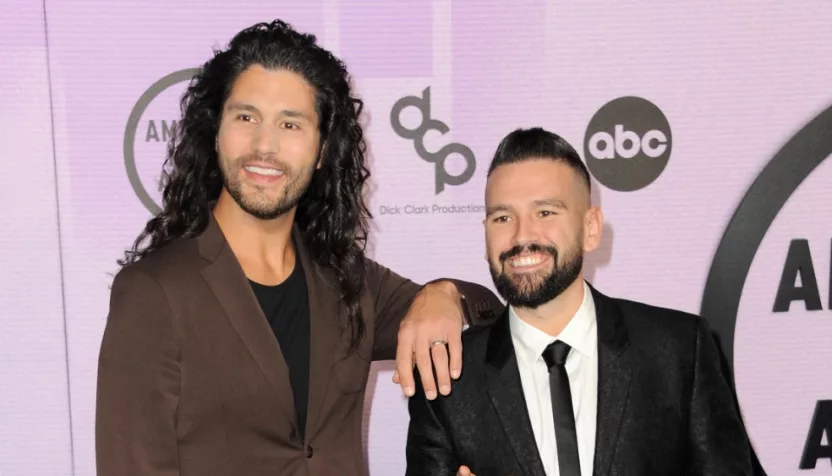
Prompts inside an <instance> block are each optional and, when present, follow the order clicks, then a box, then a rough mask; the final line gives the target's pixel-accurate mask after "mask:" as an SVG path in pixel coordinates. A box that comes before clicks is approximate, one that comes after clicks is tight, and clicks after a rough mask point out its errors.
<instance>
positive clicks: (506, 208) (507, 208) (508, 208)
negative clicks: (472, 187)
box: [485, 205, 513, 216]
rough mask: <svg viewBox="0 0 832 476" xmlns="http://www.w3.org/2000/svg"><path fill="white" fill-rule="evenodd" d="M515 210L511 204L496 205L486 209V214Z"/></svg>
mask: <svg viewBox="0 0 832 476" xmlns="http://www.w3.org/2000/svg"><path fill="white" fill-rule="evenodd" d="M511 210H513V208H512V207H511V205H494V206H491V207H488V208H486V209H485V216H491V215H493V214H495V213H497V212H508V211H511Z"/></svg>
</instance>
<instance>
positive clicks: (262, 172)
mask: <svg viewBox="0 0 832 476" xmlns="http://www.w3.org/2000/svg"><path fill="white" fill-rule="evenodd" d="M244 168H245V169H246V170H248V171H249V172H251V173H254V174H259V175H271V176H273V177H275V176H278V175H283V172H282V171H280V170H277V169H270V168H266V167H255V166H253V165H246V166H245V167H244Z"/></svg>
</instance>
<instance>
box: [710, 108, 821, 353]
mask: <svg viewBox="0 0 832 476" xmlns="http://www.w3.org/2000/svg"><path fill="white" fill-rule="evenodd" d="M830 154H832V106H830V107H829V108H827V109H826V110H825V111H823V112H821V113H820V114H819V115H818V116H817V117H815V118H814V119H812V120H811V121H810V122H809V123H808V124H806V126H804V127H803V128H802V129H800V131H798V132H797V134H795V136H794V137H792V138H791V139H790V140H789V141H788V142H786V145H784V146H783V148H782V149H780V150H779V151H778V152H777V154H775V155H774V157H773V158H772V159H771V161H770V162H769V163H768V165H766V166H765V168H764V169H763V170H762V172H760V174H759V175H758V176H757V179H756V180H754V183H753V184H751V187H750V188H749V189H748V191H747V192H746V193H745V196H744V197H743V198H742V200H741V201H740V204H739V206H738V207H737V209H736V211H734V215H733V216H732V217H731V221H730V222H729V223H728V227H727V228H726V229H725V233H724V234H723V235H722V240H721V241H720V242H719V247H718V248H717V250H716V254H715V255H714V259H713V261H712V262H711V269H710V271H709V272H708V279H707V281H706V282H705V291H704V293H703V296H702V307H701V309H700V314H701V315H702V316H703V317H705V318H707V319H708V322H709V323H710V325H711V327H712V328H713V330H714V331H715V332H716V333H717V335H719V337H720V341H721V343H722V346H723V350H724V352H725V356H726V357H727V359H728V362H729V363H730V364H731V365H732V366H733V359H734V331H735V328H736V323H737V311H738V310H739V306H740V298H741V297H742V289H743V286H744V285H745V280H746V278H747V277H748V272H749V270H750V269H751V263H752V262H753V261H754V255H755V254H757V249H759V247H760V244H761V243H762V241H763V238H764V237H765V235H766V232H768V229H769V227H770V226H771V224H772V222H774V219H775V217H777V214H778V213H780V209H782V208H783V206H784V205H785V204H786V202H787V201H788V200H789V197H791V195H792V194H793V193H794V192H795V190H797V188H798V187H799V186H800V184H801V183H803V181H804V180H805V179H806V177H808V176H809V175H810V174H811V173H812V171H813V170H815V169H816V168H817V167H818V165H820V164H821V163H822V162H823V161H824V160H825V159H826V158H827V157H829V155H830Z"/></svg>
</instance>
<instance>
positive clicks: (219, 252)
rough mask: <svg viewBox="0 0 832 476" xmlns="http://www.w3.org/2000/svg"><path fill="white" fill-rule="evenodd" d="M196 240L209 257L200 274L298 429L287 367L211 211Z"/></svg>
mask: <svg viewBox="0 0 832 476" xmlns="http://www.w3.org/2000/svg"><path fill="white" fill-rule="evenodd" d="M198 242H199V248H200V253H201V254H202V256H203V257H204V258H205V259H207V260H208V261H209V264H208V265H207V266H205V267H204V268H203V269H202V276H203V277H204V278H205V281H207V282H208V286H210V288H211V290H212V291H213V292H214V294H215V295H216V297H217V300H218V301H219V303H220V306H222V308H223V310H224V311H225V315H226V316H227V317H228V320H229V321H231V325H232V327H234V330H236V331H237V333H238V334H239V335H240V339H242V341H243V343H244V344H245V346H246V348H248V351H249V352H250V353H251V356H252V357H253V358H254V361H255V362H257V365H258V366H259V367H260V370H261V371H262V372H263V374H264V375H265V376H266V380H268V382H269V384H271V387H272V388H273V389H274V391H275V393H276V394H277V397H278V401H279V402H280V406H281V407H282V408H283V411H284V413H285V414H286V417H287V418H288V419H289V421H290V422H291V423H292V427H293V428H294V429H295V430H297V428H298V423H297V412H296V411H295V404H294V398H293V393H292V386H291V382H290V380H289V368H288V366H287V365H286V361H285V360H284V359H283V354H282V353H281V351H280V345H279V344H278V342H277V339H275V337H274V333H273V332H272V329H271V327H270V326H269V322H268V320H267V319H266V316H265V315H264V314H263V310H262V309H261V308H260V304H259V303H258V302H257V298H256V297H255V295H254V291H253V290H252V289H251V285H250V284H249V282H248V279H247V278H246V275H245V273H244V272H243V269H242V267H241V266H240V263H239V261H237V257H236V256H235V255H234V253H233V251H231V248H230V247H229V246H228V243H227V242H226V241H225V236H223V234H222V231H221V230H220V228H219V225H218V224H217V222H216V220H215V219H214V217H213V214H212V215H211V217H210V219H209V223H208V227H207V228H206V230H205V231H204V232H203V234H202V235H200V237H199V239H198Z"/></svg>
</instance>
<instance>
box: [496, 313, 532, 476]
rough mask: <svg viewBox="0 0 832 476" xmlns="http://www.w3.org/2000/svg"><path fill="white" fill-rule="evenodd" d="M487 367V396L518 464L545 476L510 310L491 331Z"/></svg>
mask: <svg viewBox="0 0 832 476" xmlns="http://www.w3.org/2000/svg"><path fill="white" fill-rule="evenodd" d="M486 364H487V365H486V378H487V381H488V384H487V389H488V395H489V397H490V398H491V403H492V404H493V405H494V409H495V410H496V412H497V415H498V416H499V418H500V422H501V423H502V426H503V429H504V430H505V432H506V435H507V436H508V439H509V442H510V443H511V447H512V448H513V449H514V454H515V456H516V457H517V462H518V463H519V464H520V467H521V468H522V469H523V473H525V474H526V475H527V476H545V474H546V473H545V471H544V469H543V463H542V461H541V460H540V454H539V452H538V451H537V443H536V441H535V438H534V432H533V430H532V426H531V422H530V421H529V412H528V409H527V408H526V398H525V397H524V395H523V385H522V383H521V381H520V370H519V369H518V367H517V356H516V354H515V353H514V345H513V344H512V342H511V331H510V323H509V318H508V308H506V310H505V311H504V312H503V316H502V317H501V318H500V319H499V320H498V321H497V322H496V323H495V324H494V327H492V328H491V331H490V335H489V340H488V350H487V351H486Z"/></svg>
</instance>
